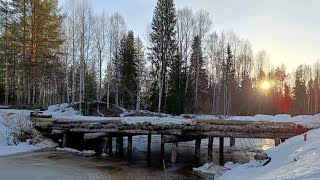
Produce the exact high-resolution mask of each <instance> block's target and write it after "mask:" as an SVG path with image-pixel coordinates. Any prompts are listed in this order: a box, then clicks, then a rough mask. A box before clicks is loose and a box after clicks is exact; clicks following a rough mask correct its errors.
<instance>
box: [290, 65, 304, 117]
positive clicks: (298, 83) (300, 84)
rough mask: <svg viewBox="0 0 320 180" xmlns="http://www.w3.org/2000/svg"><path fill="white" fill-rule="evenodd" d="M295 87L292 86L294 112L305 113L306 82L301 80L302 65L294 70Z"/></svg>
mask: <svg viewBox="0 0 320 180" xmlns="http://www.w3.org/2000/svg"><path fill="white" fill-rule="evenodd" d="M294 85H295V87H294V88H293V95H294V107H295V109H294V112H295V113H296V114H302V113H305V110H306V109H305V104H306V82H305V81H304V80H303V67H302V65H301V66H299V67H298V69H297V70H296V72H295V81H294Z"/></svg>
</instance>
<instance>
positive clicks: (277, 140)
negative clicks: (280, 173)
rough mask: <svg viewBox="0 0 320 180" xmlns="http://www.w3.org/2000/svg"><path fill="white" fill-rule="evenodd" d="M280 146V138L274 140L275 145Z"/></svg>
mask: <svg viewBox="0 0 320 180" xmlns="http://www.w3.org/2000/svg"><path fill="white" fill-rule="evenodd" d="M279 144H280V138H274V145H275V146H278V145H279Z"/></svg>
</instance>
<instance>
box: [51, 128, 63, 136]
mask: <svg viewBox="0 0 320 180" xmlns="http://www.w3.org/2000/svg"><path fill="white" fill-rule="evenodd" d="M65 133H66V131H65V130H55V129H53V130H52V131H51V134H52V135H56V134H65Z"/></svg>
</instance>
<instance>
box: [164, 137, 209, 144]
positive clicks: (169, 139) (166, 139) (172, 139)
mask: <svg viewBox="0 0 320 180" xmlns="http://www.w3.org/2000/svg"><path fill="white" fill-rule="evenodd" d="M197 138H199V137H195V136H175V135H164V136H163V142H164V143H174V142H187V141H194V140H195V139H197ZM204 138H206V137H205V136H201V139H204Z"/></svg>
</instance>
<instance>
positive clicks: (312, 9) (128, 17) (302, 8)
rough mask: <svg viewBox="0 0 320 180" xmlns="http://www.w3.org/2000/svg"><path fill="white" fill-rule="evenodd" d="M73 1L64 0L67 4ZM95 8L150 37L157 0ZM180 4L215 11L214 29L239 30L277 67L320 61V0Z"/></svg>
mask: <svg viewBox="0 0 320 180" xmlns="http://www.w3.org/2000/svg"><path fill="white" fill-rule="evenodd" d="M66 1H67V0H60V4H61V5H63V4H65V2H66ZM89 2H90V3H91V6H92V8H93V9H94V12H96V13H100V12H102V11H105V12H106V13H107V14H109V15H110V14H112V13H114V12H119V13H120V14H122V15H123V17H124V19H125V21H126V24H127V27H128V29H131V30H133V31H134V32H135V34H136V35H139V36H140V37H142V38H143V37H146V33H145V31H146V27H147V25H148V24H150V22H151V21H152V15H153V10H154V7H155V5H156V0H89ZM175 5H176V8H177V9H179V8H183V7H190V8H192V9H193V10H194V12H195V11H197V10H199V9H205V10H207V11H208V12H210V16H211V19H212V20H213V23H214V24H213V30H215V31H221V30H233V31H234V32H235V33H236V34H238V35H239V36H240V37H241V38H246V39H248V40H249V41H250V42H251V43H252V47H253V50H254V53H257V52H258V51H259V50H262V49H264V50H266V51H267V52H268V54H269V56H270V60H271V64H272V65H273V66H278V65H281V64H282V63H283V64H284V65H286V66H287V68H288V69H289V70H293V69H294V68H296V67H297V66H298V65H299V64H313V63H315V62H317V61H320V23H319V22H320V21H319V19H320V10H319V7H320V1H319V0H307V1H303V0H268V1H263V0H259V1H258V0H175Z"/></svg>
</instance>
